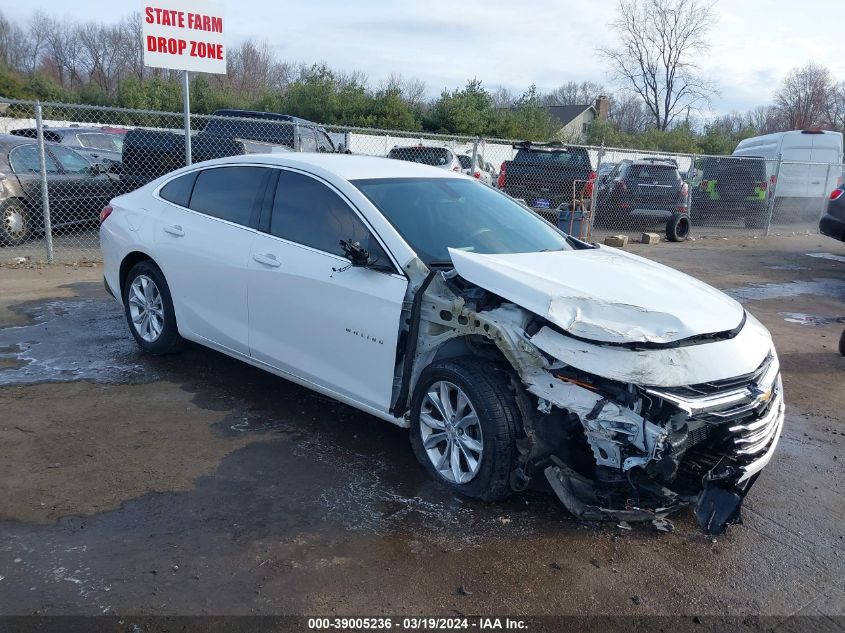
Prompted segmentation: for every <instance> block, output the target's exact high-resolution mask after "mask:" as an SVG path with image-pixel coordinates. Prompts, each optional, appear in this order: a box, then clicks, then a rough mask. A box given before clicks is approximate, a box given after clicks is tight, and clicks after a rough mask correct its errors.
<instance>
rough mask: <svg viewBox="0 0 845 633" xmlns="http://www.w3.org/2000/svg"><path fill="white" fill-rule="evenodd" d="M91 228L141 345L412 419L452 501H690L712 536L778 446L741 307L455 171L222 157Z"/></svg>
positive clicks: (141, 195) (771, 380)
mask: <svg viewBox="0 0 845 633" xmlns="http://www.w3.org/2000/svg"><path fill="white" fill-rule="evenodd" d="M101 217H102V222H101V226H100V240H101V245H102V251H103V262H104V275H105V285H106V288H107V289H108V291H109V292H110V293H111V294H112V295H113V296H114V297H115V298H116V299H117V301H118V302H120V303H121V305H122V306H123V309H124V311H125V314H126V319H127V323H128V326H129V330H130V332H131V333H132V336H133V337H134V338H135V340H136V341H137V343H138V345H139V346H140V347H141V348H142V349H144V350H147V351H148V352H150V353H153V354H164V353H169V352H173V351H176V350H177V349H178V348H179V346H180V343H181V341H182V340H183V339H188V340H191V341H195V342H197V343H200V344H202V345H205V346H208V347H211V348H213V349H216V350H218V351H220V352H223V353H225V354H228V355H230V356H232V357H234V358H237V359H240V360H242V361H244V362H246V363H250V364H252V365H255V366H257V367H260V368H262V369H265V370H267V371H270V372H272V373H275V374H277V375H279V376H282V377H284V378H287V379H289V380H292V381H293V382H296V383H298V384H300V385H304V386H305V387H307V388H309V389H313V390H314V391H317V392H319V393H322V394H324V395H327V396H329V397H331V398H334V399H337V400H340V401H342V402H345V403H347V404H349V405H351V406H353V407H356V408H358V409H360V410H362V411H365V412H368V413H371V414H372V415H374V416H376V417H379V418H382V419H384V420H387V421H389V422H392V423H394V424H397V425H399V426H401V427H407V428H409V429H410V439H411V445H412V448H413V451H414V453H415V454H416V456H417V458H418V459H419V461H420V462H421V463H422V465H423V467H424V468H425V469H426V470H427V471H428V472H429V473H430V474H431V476H432V477H434V478H435V479H437V480H438V481H440V482H441V483H442V484H444V485H445V486H448V487H449V488H451V489H452V490H453V491H455V492H457V493H462V494H465V495H467V496H470V497H474V498H477V499H483V500H495V499H501V498H503V497H505V496H506V495H508V494H509V493H510V492H512V491H513V490H522V489H524V488H525V487H526V486H528V485H529V483H530V482H531V481H532V480H534V479H537V480H545V481H548V482H549V483H550V485H551V486H552V488H553V489H554V491H555V492H556V494H557V495H558V497H559V498H560V500H561V501H562V502H563V504H564V505H565V506H566V507H567V508H568V509H569V510H570V511H572V512H573V513H574V514H576V515H577V516H579V517H582V518H584V519H589V520H646V521H649V520H655V519H662V518H663V517H664V516H665V515H666V514H668V513H670V512H673V511H675V510H678V509H680V508H682V507H685V506H690V505H691V506H692V507H693V508H694V510H695V512H696V514H697V516H698V520H699V523H700V525H701V527H702V529H703V530H705V531H706V532H709V533H720V532H722V531H724V529H725V528H726V526H727V525H728V524H731V523H734V522H737V521H738V520H739V513H740V505H741V503H742V499H743V497H744V496H745V495H746V494H747V492H748V490H749V488H750V487H751V485H752V484H753V482H754V481H755V479H756V478H757V475H758V473H759V472H760V471H761V469H763V467H764V466H765V465H766V464H767V463H768V462H769V460H770V459H771V457H772V455H773V453H774V451H775V447H776V445H777V443H778V438H779V436H780V432H781V428H782V425H783V411H784V405H783V393H782V390H781V380H780V370H779V364H778V358H777V353H776V352H775V349H774V346H773V344H772V339H771V337H770V335H769V333H768V331H767V330H766V329H765V328H764V327H763V326H762V325H761V324H760V323H759V322H758V321H757V320H756V319H755V318H754V317H753V316H751V315H750V314H748V313H747V312H746V311H745V310H744V309H743V307H742V306H741V305H740V304H739V303H738V302H736V301H735V300H734V299H732V298H730V297H728V296H726V295H724V294H722V293H721V292H719V291H717V290H715V289H714V288H711V287H710V286H707V285H706V284H704V283H702V282H700V281H697V280H695V279H693V278H691V277H688V276H686V275H684V274H682V273H680V272H677V271H675V270H672V269H670V268H667V267H665V266H662V265H660V264H657V263H655V262H652V261H649V260H646V259H643V258H640V257H637V256H635V255H632V254H628V253H625V252H623V251H620V250H617V249H613V248H609V247H604V246H594V245H590V244H587V243H584V242H581V241H579V240H576V239H574V238H572V237H569V236H567V235H566V234H564V233H563V232H561V231H559V230H557V229H556V228H554V227H552V226H550V225H549V224H547V223H546V222H544V221H543V220H541V219H540V218H538V217H537V216H536V215H535V214H534V213H532V212H531V211H529V210H528V209H526V208H525V207H524V206H523V205H521V204H519V203H517V202H515V201H514V200H513V199H512V198H510V197H509V196H507V195H505V194H503V193H502V192H500V191H497V190H496V189H494V188H492V187H487V186H484V185H482V184H481V183H478V182H476V181H475V180H473V179H470V178H466V177H464V176H463V175H461V174H459V173H456V172H451V171H448V170H444V169H436V168H433V167H430V166H426V165H420V164H415V163H413V162H408V161H401V160H385V159H383V158H375V157H367V156H343V155H320V154H296V153H288V154H278V155H269V154H267V155H259V156H252V157H232V158H225V159H219V160H214V161H209V162H206V163H201V164H198V165H194V166H192V167H189V168H183V169H180V170H178V171H176V172H174V173H172V174H168V175H166V176H164V177H162V178H159V179H157V180H155V181H154V182H151V183H149V184H148V185H146V186H144V187H142V188H141V189H138V190H137V191H134V192H132V193H129V194H126V195H123V196H120V197H118V198H116V199H114V200H113V201H112V202H111V204H110V205H109V206H107V207H106V208H104V209H103V213H102V216H101ZM679 298H682V300H679Z"/></svg>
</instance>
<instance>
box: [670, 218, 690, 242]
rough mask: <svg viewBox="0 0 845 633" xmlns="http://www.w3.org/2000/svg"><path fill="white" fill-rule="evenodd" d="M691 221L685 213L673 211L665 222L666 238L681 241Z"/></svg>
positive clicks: (688, 229)
mask: <svg viewBox="0 0 845 633" xmlns="http://www.w3.org/2000/svg"><path fill="white" fill-rule="evenodd" d="M691 227H692V223H691V222H690V219H689V216H688V215H687V214H686V213H673V214H672V215H671V216H670V217H669V220H668V221H667V222H666V239H667V240H669V241H670V242H683V241H684V240H685V239H687V236H688V235H689V232H690V228H691Z"/></svg>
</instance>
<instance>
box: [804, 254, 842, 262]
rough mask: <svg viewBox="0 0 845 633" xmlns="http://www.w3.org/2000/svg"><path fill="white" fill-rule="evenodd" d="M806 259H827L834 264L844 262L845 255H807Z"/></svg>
mask: <svg viewBox="0 0 845 633" xmlns="http://www.w3.org/2000/svg"><path fill="white" fill-rule="evenodd" d="M807 257H815V258H816V259H829V260H831V261H834V262H845V255H834V254H833V253H807Z"/></svg>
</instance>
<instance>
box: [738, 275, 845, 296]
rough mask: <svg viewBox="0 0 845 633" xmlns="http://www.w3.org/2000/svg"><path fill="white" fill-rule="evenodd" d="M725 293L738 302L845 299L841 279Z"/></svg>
mask: <svg viewBox="0 0 845 633" xmlns="http://www.w3.org/2000/svg"><path fill="white" fill-rule="evenodd" d="M725 293H726V294H728V295H730V296H731V297H733V298H734V299H739V300H743V299H745V300H748V301H762V300H765V299H781V298H784V297H797V296H799V295H817V296H818V295H827V296H829V297H837V298H842V297H845V280H843V279H813V280H811V281H800V280H798V281H787V282H784V283H772V284H756V285H753V286H742V287H740V288H729V289H727V290H725Z"/></svg>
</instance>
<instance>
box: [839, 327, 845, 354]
mask: <svg viewBox="0 0 845 633" xmlns="http://www.w3.org/2000/svg"><path fill="white" fill-rule="evenodd" d="M839 353H840V354H842V355H843V356H845V330H842V336H840V337H839Z"/></svg>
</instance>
